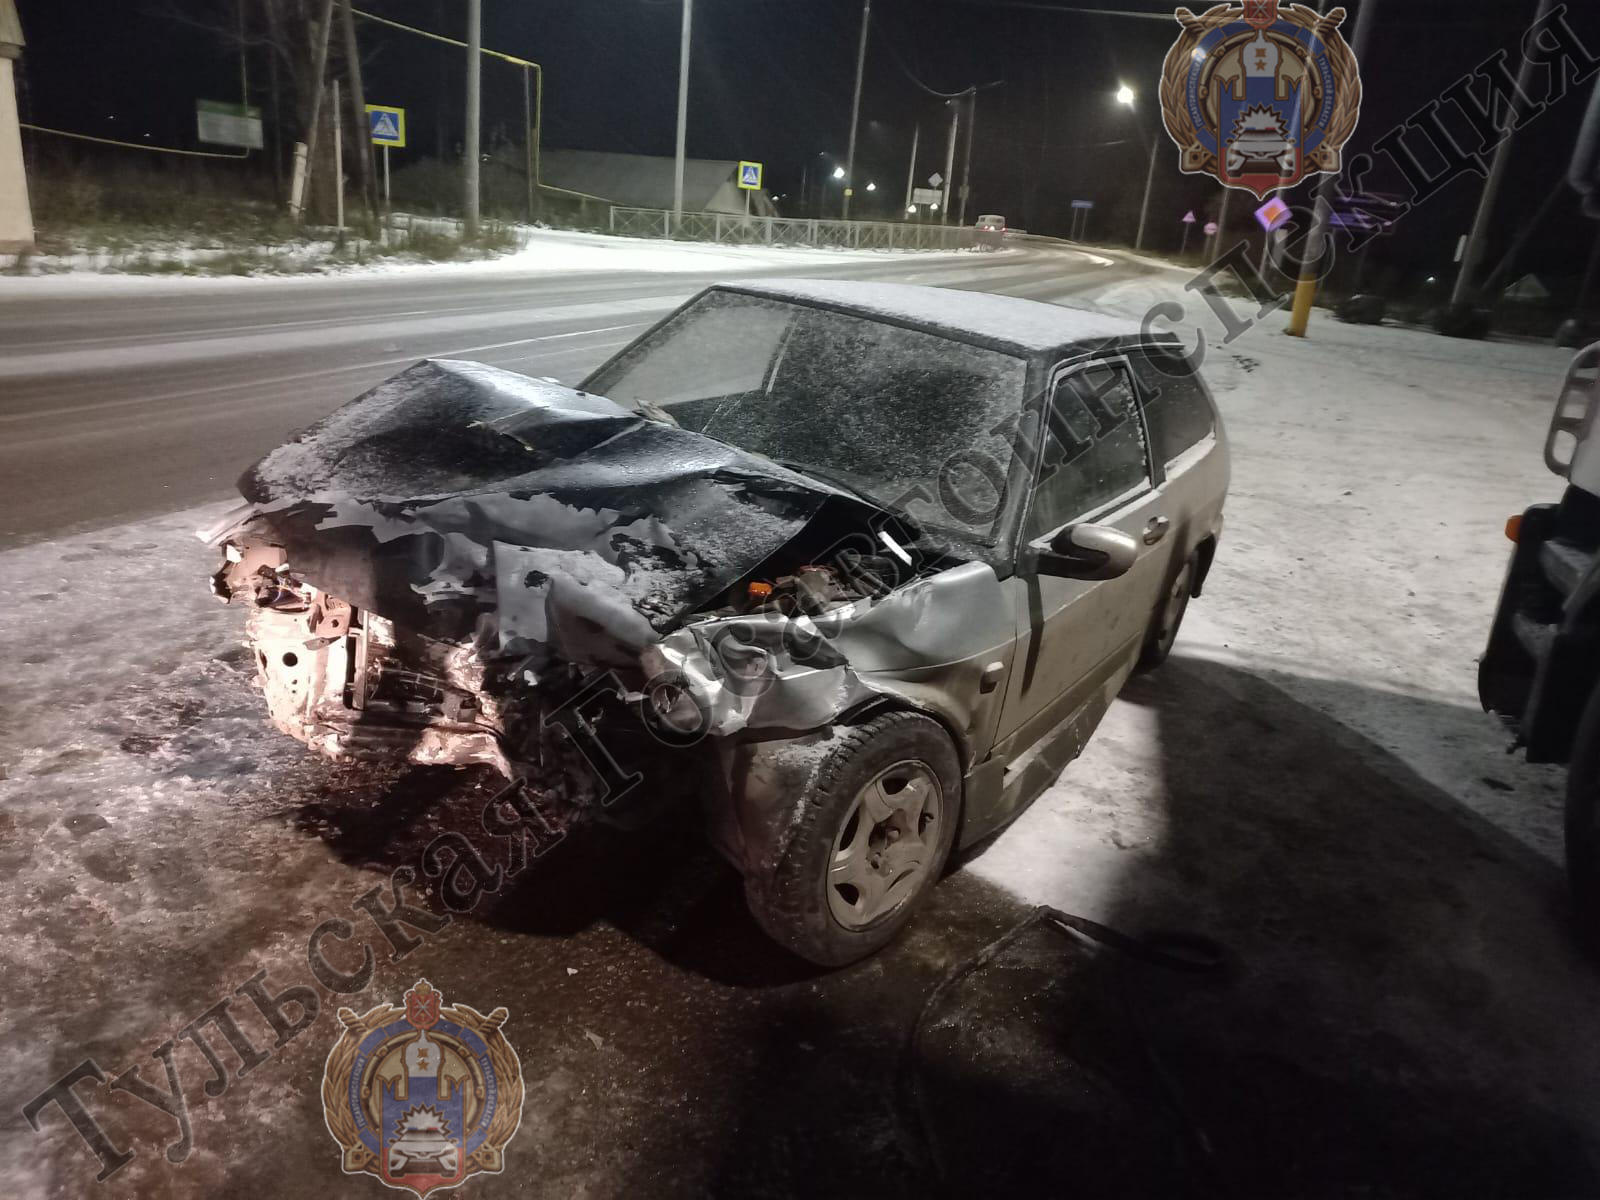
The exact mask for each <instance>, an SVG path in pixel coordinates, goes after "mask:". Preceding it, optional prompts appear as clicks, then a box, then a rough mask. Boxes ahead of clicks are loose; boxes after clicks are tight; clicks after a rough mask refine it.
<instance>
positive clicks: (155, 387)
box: [0, 239, 1151, 546]
mask: <svg viewBox="0 0 1600 1200" xmlns="http://www.w3.org/2000/svg"><path fill="white" fill-rule="evenodd" d="M610 240H611V242H612V243H613V244H621V245H625V246H632V247H642V249H640V250H638V251H637V253H639V254H645V255H646V258H645V260H644V261H646V262H647V263H648V262H650V261H651V259H650V258H649V255H652V254H654V255H659V254H661V253H663V252H662V251H661V250H660V249H658V248H656V247H655V246H654V245H653V244H652V243H648V242H632V243H630V242H627V241H624V240H623V239H610ZM724 260H726V261H724ZM627 261H629V262H633V261H637V258H630V259H628V260H627ZM674 261H675V262H676V268H675V269H674V270H672V271H668V272H662V271H660V270H653V269H644V270H640V269H631V270H630V269H619V270H608V271H605V272H600V273H597V272H594V271H592V270H591V271H587V272H584V273H562V272H555V273H551V272H549V271H543V270H533V269H526V268H525V269H523V270H521V271H518V270H517V269H515V268H516V263H517V260H516V259H511V260H507V261H495V262H488V263H479V264H470V265H463V266H461V267H451V266H446V267H445V268H440V269H428V270H424V271H419V272H402V273H399V274H392V275H391V274H386V275H378V276H373V277H360V278H350V279H342V278H341V279H312V280H290V279H261V280H239V281H230V280H204V279H202V280H183V279H179V280H152V279H147V278H133V279H128V278H119V277H107V278H94V277H87V278H78V277H69V278H65V279H61V280H56V279H51V278H45V279H38V280H34V279H15V280H0V546H5V545H17V544H19V543H22V542H26V541H31V540H34V539H36V538H39V537H41V536H47V535H51V534H59V533H63V532H67V531H69V530H81V529H91V528H96V527H98V526H103V525H107V524H111V523H114V522H119V521H125V520H129V519H132V518H134V517H137V516H144V515H155V514H158V513H163V512H171V511H173V510H174V509H176V508H181V507H184V506H187V505H191V504H196V503H200V502H203V501H206V500H212V499H222V498H224V497H226V496H229V495H232V494H233V481H234V480H235V479H236V478H237V477H238V474H239V471H240V470H241V469H242V468H243V467H244V466H245V465H247V464H248V463H250V462H252V461H254V460H255V459H257V458H259V457H260V456H261V455H262V454H265V453H266V452H267V451H268V450H270V449H271V448H272V447H274V446H276V445H278V444H280V443H281V442H282V441H283V440H284V439H285V438H286V437H287V436H288V435H289V434H291V433H293V432H294V431H296V430H298V429H301V428H304V427H305V426H306V425H309V424H311V422H313V421H315V420H317V419H318V418H320V417H322V416H325V415H326V414H327V413H328V412H330V411H332V410H333V409H334V408H337V407H338V406H339V405H340V404H342V403H343V402H344V401H346V400H350V399H352V398H354V397H355V396H358V395H360V394H361V393H362V392H364V391H365V390H366V389H367V388H369V387H371V386H372V385H373V384H375V383H378V382H379V381H381V380H383V379H386V378H388V377H389V376H390V375H393V374H395V373H397V372H398V371H400V370H402V369H403V368H405V367H407V366H409V365H410V364H412V363H414V362H416V361H417V360H418V359H420V358H428V357H434V358H471V359H476V360H478V361H481V362H487V363H491V364H493V365H495V366H503V367H510V368H511V369H513V370H517V371H521V372H523V373H524V374H530V375H551V376H554V377H556V378H558V379H561V380H562V381H563V382H569V383H570V382H575V381H576V380H577V379H579V378H581V377H582V376H583V375H584V374H586V373H587V372H588V370H589V369H590V368H592V367H594V366H595V365H597V364H598V363H600V362H601V361H602V360H604V359H605V358H606V357H608V356H609V355H610V354H612V353H613V352H615V351H616V350H617V349H619V348H620V347H622V346H624V345H626V344H627V343H628V342H629V341H631V340H632V339H633V338H635V337H637V336H638V335H639V334H640V333H641V332H643V330H644V329H645V328H646V327H647V326H648V325H650V324H651V323H653V322H654V321H656V320H657V319H659V318H660V317H662V316H665V315H666V314H667V313H668V312H669V311H671V310H672V309H673V308H674V307H676V306H677V305H678V304H680V303H682V302H683V301H684V300H687V299H688V298H689V297H690V296H691V295H693V294H694V293H695V292H697V291H699V290H700V289H701V288H703V287H705V286H706V285H708V284H710V283H714V282H716V281H717V280H719V279H729V278H754V277H759V276H763V275H767V276H770V275H784V276H795V275H812V276H823V277H843V278H852V279H885V280H896V281H901V282H908V283H930V284H938V285H941V286H945V287H956V288H975V287H982V288H985V289H987V290H992V291H1002V292H1006V293H1009V294H1012V295H1018V296H1042V297H1048V298H1055V297H1063V296H1069V295H1072V294H1077V293H1082V292H1084V291H1085V290H1092V289H1094V288H1098V287H1101V286H1104V285H1105V284H1106V283H1107V282H1109V281H1112V280H1117V279H1127V278H1130V277H1135V276H1138V275H1142V274H1148V273H1149V272H1150V270H1151V268H1150V267H1148V266H1144V265H1140V264H1126V263H1124V264H1109V263H1107V262H1106V260H1105V259H1104V258H1101V257H1099V256H1092V255H1088V254H1083V253H1079V252H1076V251H1065V250H1059V249H1041V248H1037V247H1031V248H1027V249H1022V250H1019V251H1017V252H1015V253H1006V254H973V253H950V254H932V253H929V254H922V253H907V254H873V255H866V254H821V255H817V256H812V257H811V258H808V257H807V256H806V254H805V253H803V252H800V251H788V252H783V253H780V254H774V253H772V252H763V253H761V254H755V253H750V254H747V255H742V254H739V253H738V252H736V251H728V252H727V253H725V254H724V255H723V256H722V257H721V258H712V260H711V261H712V262H713V263H715V264H716V265H715V266H712V267H710V268H704V267H696V266H695V265H694V264H697V263H698V262H699V261H700V258H699V256H696V255H688V256H687V257H685V258H683V259H681V260H674ZM809 261H816V265H814V266H806V265H804V264H806V263H807V262H809ZM729 263H738V264H740V265H739V267H738V268H737V269H734V268H733V267H731V266H730V265H729ZM30 289H34V290H30Z"/></svg>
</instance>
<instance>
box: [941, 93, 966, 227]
mask: <svg viewBox="0 0 1600 1200" xmlns="http://www.w3.org/2000/svg"><path fill="white" fill-rule="evenodd" d="M944 103H945V107H946V108H948V109H949V110H950V141H949V142H948V143H947V144H946V145H945V148H944V211H943V212H941V213H940V214H939V215H940V217H941V218H942V219H943V223H944V224H946V225H948V224H950V197H951V195H952V194H953V193H954V192H955V190H956V129H957V127H958V126H959V125H960V123H961V102H960V101H959V100H946V101H945V102H944Z"/></svg>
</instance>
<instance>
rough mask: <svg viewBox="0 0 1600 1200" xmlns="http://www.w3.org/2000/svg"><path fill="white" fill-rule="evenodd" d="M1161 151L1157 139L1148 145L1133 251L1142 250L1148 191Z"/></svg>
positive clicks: (1154, 179)
mask: <svg viewBox="0 0 1600 1200" xmlns="http://www.w3.org/2000/svg"><path fill="white" fill-rule="evenodd" d="M1160 151H1161V139H1160V138H1159V137H1158V138H1156V140H1155V141H1153V142H1151V143H1150V170H1149V171H1148V172H1146V174H1145V177H1144V203H1143V204H1142V205H1140V206H1139V232H1138V234H1137V236H1135V237H1134V239H1133V248H1134V249H1135V250H1143V249H1144V231H1145V228H1146V226H1148V225H1149V223H1150V189H1151V188H1153V187H1154V186H1155V182H1156V157H1157V155H1158V154H1159V153H1160Z"/></svg>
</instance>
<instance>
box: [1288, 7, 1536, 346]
mask: <svg viewBox="0 0 1600 1200" xmlns="http://www.w3.org/2000/svg"><path fill="white" fill-rule="evenodd" d="M1545 7H1546V8H1548V7H1549V0H1545ZM1377 13H1378V0H1361V9H1360V11H1359V12H1357V13H1356V28H1355V32H1354V33H1353V34H1352V35H1351V38H1350V51H1351V53H1352V54H1354V55H1355V56H1356V61H1357V62H1360V61H1361V56H1362V55H1364V54H1365V53H1366V52H1367V43H1368V42H1370V41H1371V40H1372V26H1373V23H1374V22H1375V21H1376V19H1377ZM1523 82H1524V83H1526V82H1527V81H1526V80H1524V81H1523ZM1491 94H1492V93H1491ZM1506 140H1507V142H1509V141H1510V138H1509V137H1508V138H1507V139H1506ZM1501 148H1502V149H1504V147H1503V146H1502V147H1501ZM1499 161H1500V160H1499V159H1496V160H1495V163H1496V166H1498V165H1499ZM1343 175H1344V164H1343V161H1342V160H1341V162H1340V169H1339V170H1338V171H1335V172H1331V173H1329V174H1327V175H1324V176H1323V177H1322V182H1321V183H1319V184H1318V185H1317V192H1316V196H1317V201H1318V203H1317V204H1316V212H1315V214H1314V215H1313V216H1312V218H1311V236H1310V238H1309V239H1308V240H1307V242H1306V255H1307V257H1306V259H1305V261H1304V263H1303V264H1302V265H1301V268H1300V279H1299V281H1298V282H1297V283H1296V284H1295V289H1294V302H1293V303H1292V304H1291V305H1290V308H1289V325H1288V328H1286V329H1285V330H1284V332H1285V333H1287V334H1288V335H1289V336H1290V337H1305V336H1306V330H1307V329H1308V328H1310V325H1311V305H1312V302H1313V301H1314V300H1316V298H1317V273H1316V268H1320V267H1321V266H1322V255H1323V253H1324V252H1325V251H1326V246H1325V244H1324V243H1326V242H1327V241H1328V236H1327V234H1328V222H1327V214H1328V212H1329V198H1330V197H1332V196H1334V195H1335V194H1336V193H1337V189H1338V187H1339V180H1340V179H1341V178H1343ZM1484 195H1485V198H1487V197H1488V192H1485V193H1484ZM1489 203H1490V206H1491V207H1492V206H1493V201H1492V200H1491V201H1490V202H1489ZM1267 236H1268V238H1269V239H1270V238H1271V236H1272V235H1271V234H1268V235H1267ZM1267 246H1268V247H1269V251H1270V247H1271V241H1270V240H1269V241H1268V243H1267ZM1313 247H1315V251H1316V255H1317V257H1316V258H1315V259H1313V258H1311V257H1310V255H1311V253H1312V248H1313ZM1465 277H1466V263H1465V262H1464V261H1463V263H1462V278H1465ZM1456 282H1457V285H1458V286H1459V285H1460V282H1461V281H1460V279H1458V280H1457V281H1456Z"/></svg>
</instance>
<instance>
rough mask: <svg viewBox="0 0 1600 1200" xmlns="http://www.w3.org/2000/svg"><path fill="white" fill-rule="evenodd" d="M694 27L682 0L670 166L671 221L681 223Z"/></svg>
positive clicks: (687, 2)
mask: <svg viewBox="0 0 1600 1200" xmlns="http://www.w3.org/2000/svg"><path fill="white" fill-rule="evenodd" d="M693 27H694V0H683V33H682V35H681V37H680V40H679V45H678V157H677V161H676V162H675V163H673V167H672V221H673V227H674V229H677V228H680V227H681V226H682V225H683V162H684V150H685V148H686V147H687V146H688V142H689V33H690V31H691V29H693Z"/></svg>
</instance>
